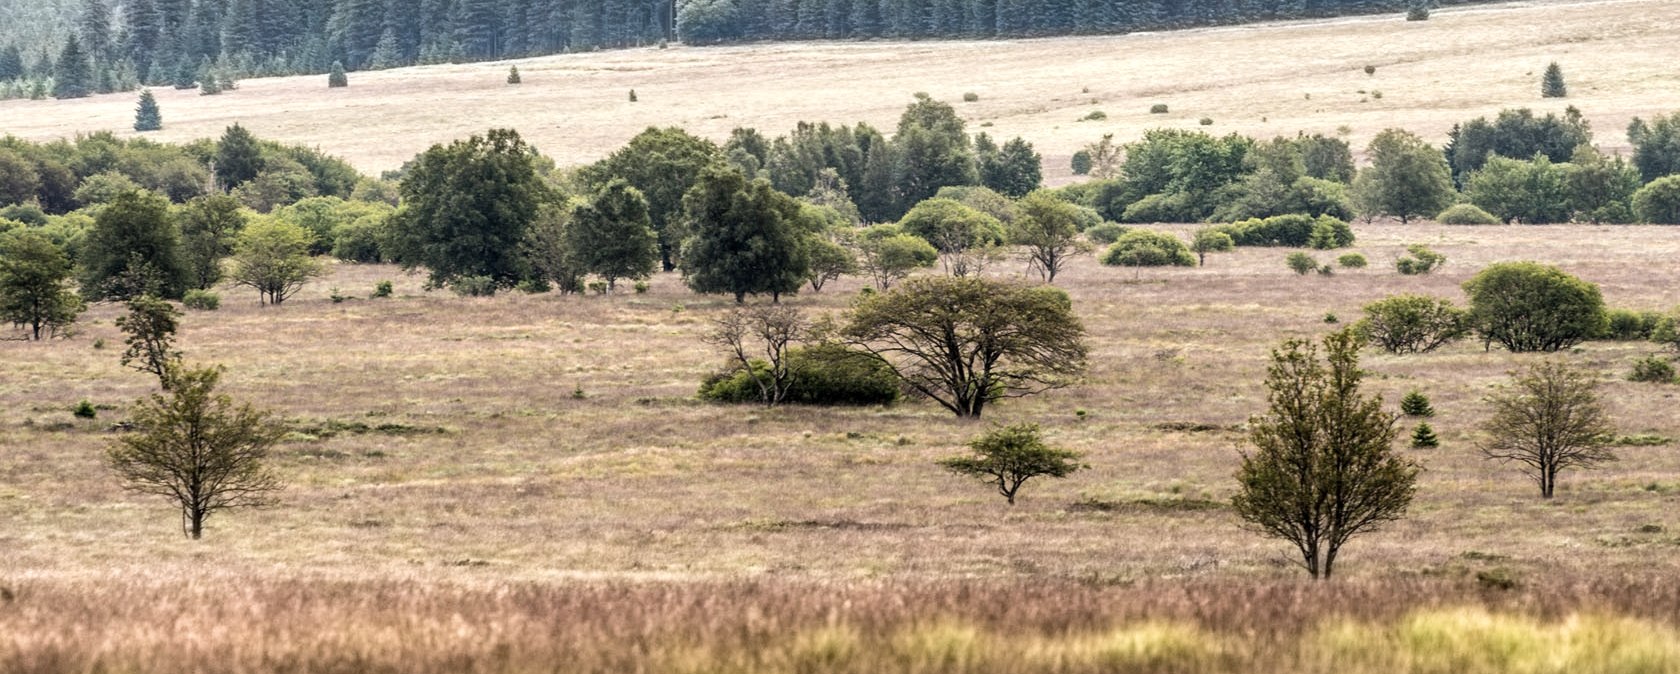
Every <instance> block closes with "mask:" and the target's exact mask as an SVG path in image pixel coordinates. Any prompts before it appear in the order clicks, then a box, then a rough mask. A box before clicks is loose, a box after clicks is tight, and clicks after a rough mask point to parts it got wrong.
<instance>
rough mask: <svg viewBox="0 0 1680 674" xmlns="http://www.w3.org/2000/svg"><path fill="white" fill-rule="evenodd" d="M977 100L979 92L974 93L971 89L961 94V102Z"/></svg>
mask: <svg viewBox="0 0 1680 674" xmlns="http://www.w3.org/2000/svg"><path fill="white" fill-rule="evenodd" d="M978 100H980V94H977V93H974V92H972V91H970V92H968V93H966V94H963V102H964V103H973V102H976V101H978Z"/></svg>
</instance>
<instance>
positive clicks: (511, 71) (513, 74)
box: [507, 66, 523, 84]
mask: <svg viewBox="0 0 1680 674" xmlns="http://www.w3.org/2000/svg"><path fill="white" fill-rule="evenodd" d="M522 81H523V80H522V79H520V77H519V66H513V67H510V68H508V76H507V83H508V84H519V83H520V82H522Z"/></svg>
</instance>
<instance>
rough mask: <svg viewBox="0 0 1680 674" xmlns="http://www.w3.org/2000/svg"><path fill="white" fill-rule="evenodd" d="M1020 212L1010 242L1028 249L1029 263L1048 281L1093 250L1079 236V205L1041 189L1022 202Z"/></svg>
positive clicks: (1012, 229) (1010, 231)
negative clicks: (1076, 258)
mask: <svg viewBox="0 0 1680 674" xmlns="http://www.w3.org/2000/svg"><path fill="white" fill-rule="evenodd" d="M1020 210H1021V214H1020V217H1018V218H1016V219H1015V221H1014V222H1012V223H1010V226H1009V242H1010V243H1012V244H1015V245H1017V246H1022V247H1024V248H1025V249H1026V255H1027V263H1028V266H1029V267H1030V268H1031V269H1032V270H1033V271H1036V272H1038V275H1039V278H1042V279H1044V282H1045V283H1055V282H1056V274H1058V273H1061V271H1062V269H1063V268H1065V267H1066V266H1067V264H1068V261H1069V260H1071V259H1072V258H1073V257H1074V256H1076V255H1081V254H1084V253H1089V252H1091V245H1090V244H1089V243H1086V242H1085V241H1084V240H1083V239H1081V238H1080V237H1079V207H1078V206H1075V205H1073V204H1070V203H1068V202H1066V201H1062V200H1061V199H1058V198H1056V196H1055V195H1053V194H1051V193H1049V192H1045V191H1043V190H1039V191H1036V192H1033V193H1031V194H1028V195H1027V196H1026V198H1024V199H1022V200H1021V203H1020Z"/></svg>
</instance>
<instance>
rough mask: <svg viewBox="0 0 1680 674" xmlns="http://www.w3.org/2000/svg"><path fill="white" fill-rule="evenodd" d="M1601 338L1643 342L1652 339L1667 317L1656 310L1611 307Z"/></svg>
mask: <svg viewBox="0 0 1680 674" xmlns="http://www.w3.org/2000/svg"><path fill="white" fill-rule="evenodd" d="M1608 316H1609V320H1607V321H1605V324H1604V334H1602V335H1599V338H1600V339H1607V340H1611V341H1617V342H1642V341H1645V340H1648V339H1652V338H1653V336H1654V335H1655V334H1656V333H1657V331H1658V329H1659V328H1661V327H1662V324H1663V320H1664V319H1666V318H1667V317H1666V316H1664V315H1662V313H1661V312H1656V311H1629V310H1627V309H1611V310H1610V311H1609V312H1608Z"/></svg>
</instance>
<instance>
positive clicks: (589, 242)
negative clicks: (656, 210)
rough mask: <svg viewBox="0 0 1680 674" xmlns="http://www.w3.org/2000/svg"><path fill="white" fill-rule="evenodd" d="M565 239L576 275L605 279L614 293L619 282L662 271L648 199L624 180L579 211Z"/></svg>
mask: <svg viewBox="0 0 1680 674" xmlns="http://www.w3.org/2000/svg"><path fill="white" fill-rule="evenodd" d="M566 239H567V246H568V249H569V250H570V251H571V255H572V262H573V264H574V265H575V268H576V271H577V272H579V273H583V274H594V275H596V276H599V277H601V278H602V279H603V280H605V281H606V282H607V292H609V293H610V292H612V291H613V290H615V289H617V287H618V280H619V279H631V280H640V279H644V278H647V277H648V276H650V275H652V274H653V272H654V270H655V269H656V268H658V265H659V239H658V235H656V234H654V231H653V220H652V219H651V218H650V217H649V216H648V204H647V199H646V198H644V197H643V196H642V192H641V190H638V189H636V188H635V187H632V186H630V183H629V182H628V181H626V180H624V179H622V178H618V179H614V180H611V181H608V182H607V184H606V185H605V186H603V187H602V188H601V190H600V191H599V192H597V193H596V194H595V196H594V198H592V199H591V200H590V201H589V203H587V204H583V205H580V206H579V207H578V208H577V210H576V211H575V212H574V213H573V215H572V223H571V226H570V227H568V228H567V229H566Z"/></svg>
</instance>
